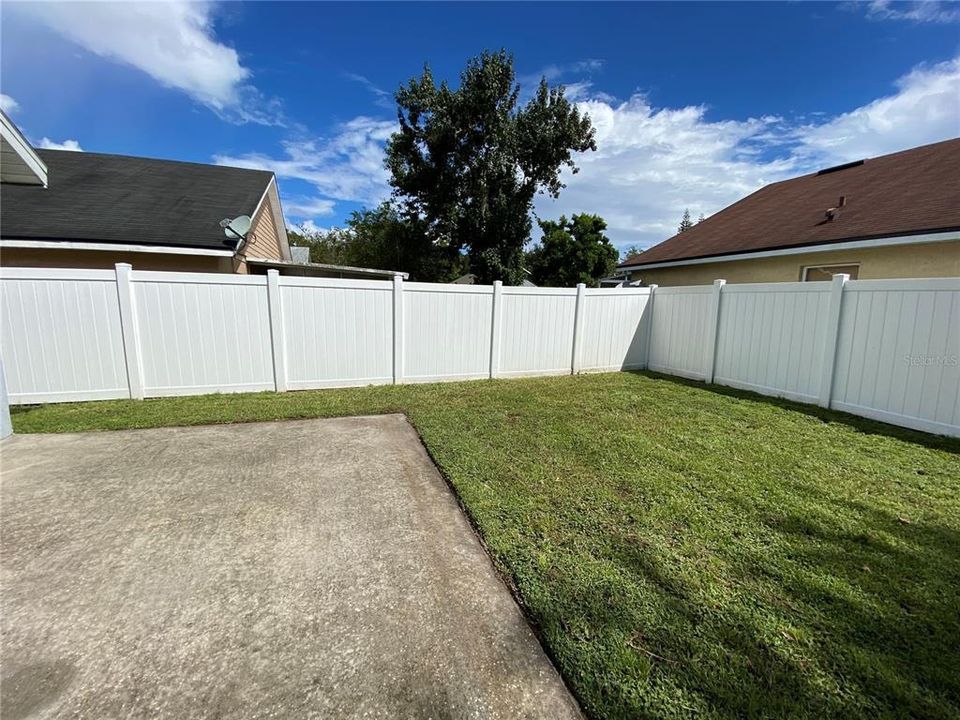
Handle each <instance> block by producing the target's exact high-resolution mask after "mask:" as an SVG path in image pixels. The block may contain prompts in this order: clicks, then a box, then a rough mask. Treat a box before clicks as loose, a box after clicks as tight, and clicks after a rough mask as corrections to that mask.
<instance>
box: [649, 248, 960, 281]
mask: <svg viewBox="0 0 960 720" xmlns="http://www.w3.org/2000/svg"><path fill="white" fill-rule="evenodd" d="M851 263H859V264H860V278H859V279H860V280H877V279H882V278H926V277H960V241H958V242H939V243H927V244H923V245H896V246H890V247H876V248H863V249H860V250H837V251H829V252H816V253H804V254H801V255H781V256H779V257H770V258H757V259H754V260H735V261H731V262H719V263H703V264H702V265H681V266H678V267H672V268H660V269H657V270H636V271H634V272H633V273H632V274H631V280H642V281H643V282H644V283H645V284H647V285H652V284H657V285H661V286H663V287H670V286H675V285H706V284H709V283H712V282H713V281H714V280H716V279H719V278H723V279H724V280H726V281H727V282H729V283H748V282H796V281H798V280H800V279H801V277H802V272H803V268H804V267H806V266H808V265H844V264H851Z"/></svg>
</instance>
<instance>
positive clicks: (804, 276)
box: [800, 262, 861, 282]
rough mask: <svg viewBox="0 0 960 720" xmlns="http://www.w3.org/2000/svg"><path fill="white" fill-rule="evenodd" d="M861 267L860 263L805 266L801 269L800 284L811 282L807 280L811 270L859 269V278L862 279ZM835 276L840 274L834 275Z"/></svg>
mask: <svg viewBox="0 0 960 720" xmlns="http://www.w3.org/2000/svg"><path fill="white" fill-rule="evenodd" d="M860 265H861V263H858V262H831V263H825V264H823V265H803V266H801V268H800V282H811V281H810V280H808V279H807V273H809V272H810V271H811V270H821V269H824V268H848V267H855V268H856V269H857V277H858V278H859V277H860ZM833 274H834V275H836V274H838V273H833Z"/></svg>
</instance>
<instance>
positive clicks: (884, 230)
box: [619, 139, 960, 267]
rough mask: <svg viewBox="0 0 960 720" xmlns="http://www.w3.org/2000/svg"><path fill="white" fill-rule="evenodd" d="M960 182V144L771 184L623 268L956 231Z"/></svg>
mask: <svg viewBox="0 0 960 720" xmlns="http://www.w3.org/2000/svg"><path fill="white" fill-rule="evenodd" d="M958 178H960V139H955V140H947V141H945V142H940V143H935V144H933V145H925V146H923V147H918V148H914V149H913V150H905V151H903V152H898V153H894V154H892V155H884V156H881V157H877V158H871V159H868V160H863V161H860V162H858V163H850V164H848V165H840V166H837V167H836V168H828V169H826V170H821V171H820V172H818V173H814V174H812V175H804V176H802V177H798V178H794V179H792V180H784V181H783V182H778V183H773V184H772V185H767V186H766V187H764V188H761V189H760V190H757V192H755V193H753V194H752V195H749V196H747V197H745V198H744V199H742V200H740V201H738V202H736V203H734V204H733V205H731V206H729V207H728V208H726V209H724V210H721V211H720V212H718V213H717V214H715V215H712V216H711V217H709V218H707V219H706V220H703V221H702V222H699V223H697V224H696V225H694V226H693V227H692V228H690V229H688V230H686V231H684V232H682V233H679V234H677V235H674V236H673V237H672V238H670V239H669V240H666V241H664V242H662V243H660V244H659V245H655V246H654V247H652V248H650V249H649V250H647V251H645V252H643V253H641V254H639V255H634V256H631V257H629V258H627V259H626V260H625V261H624V262H623V263H621V264H620V265H619V267H645V266H648V265H652V264H655V263H661V262H670V261H678V260H688V259H694V258H709V257H713V256H724V255H733V254H741V253H752V252H760V251H767V250H775V249H783V248H794V247H802V246H807V245H824V244H830V243H839V242H846V241H852V240H870V239H877V238H885V237H896V236H908V235H921V234H924V233H931V232H946V231H954V230H958V229H960V200H958V197H960V196H958V191H957V187H958V185H957V183H958ZM841 196H843V197H844V199H845V205H844V206H843V207H842V208H840V209H839V212H838V213H837V214H836V216H835V217H834V219H832V220H829V219H827V217H826V211H827V210H828V209H830V208H836V207H837V206H838V205H839V204H840V198H841Z"/></svg>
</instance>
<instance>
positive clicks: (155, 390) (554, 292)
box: [0, 264, 960, 436]
mask: <svg viewBox="0 0 960 720" xmlns="http://www.w3.org/2000/svg"><path fill="white" fill-rule="evenodd" d="M0 303H2V305H0V330H2V333H0V354H2V359H3V368H4V372H5V376H6V383H7V388H8V391H9V395H10V402H12V403H14V404H16V403H39V402H60V401H70V400H91V399H104V398H126V397H130V398H143V397H151V396H163V395H192V394H201V393H211V392H241V391H255V390H278V391H283V390H298V389H307V388H324V387H335V386H345V385H368V384H377V383H408V382H430V381H438V380H456V379H468V378H487V377H515V376H522V375H549V374H560V373H565V374H569V373H578V372H591V371H608V370H620V369H628V368H650V369H651V370H656V371H659V372H663V373H668V374H673V375H679V376H683V377H687V378H693V379H696V380H703V381H706V382H715V383H720V384H723V385H729V386H732V387H736V388H742V389H747V390H753V391H756V392H760V393H764V394H768V395H776V396H781V397H786V398H790V399H793V400H797V401H800V402H808V403H818V404H820V405H822V406H824V407H833V408H836V409H840V410H845V411H848V412H852V413H856V414H859V415H863V416H866V417H870V418H874V419H879V420H883V421H886V422H890V423H894V424H898V425H904V426H907V427H912V428H917V429H921V430H926V431H930V432H935V433H942V434H948V435H954V436H960V278H944V279H932V280H864V281H847V279H846V276H837V277H835V278H834V281H833V282H820V283H816V282H814V283H769V284H757V285H725V284H724V283H723V281H722V280H718V281H717V282H716V283H715V284H714V285H712V286H709V285H708V286H695V287H676V288H612V289H587V288H584V287H583V286H579V287H577V288H574V289H560V288H523V287H503V286H502V285H500V284H499V283H497V284H495V285H493V286H482V285H473V286H471V285H439V284H431V283H416V282H402V281H401V280H400V279H396V280H394V282H392V283H391V282H384V281H372V280H336V279H326V278H322V279H321V278H302V277H288V276H279V275H278V274H277V273H276V272H275V271H271V272H270V273H268V275H266V276H262V275H259V276H258V275H214V274H200V273H167V272H141V271H132V270H131V269H130V267H129V266H128V265H122V264H121V265H117V267H116V270H51V269H29V268H4V269H0Z"/></svg>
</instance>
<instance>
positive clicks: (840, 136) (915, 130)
mask: <svg viewBox="0 0 960 720" xmlns="http://www.w3.org/2000/svg"><path fill="white" fill-rule="evenodd" d="M587 97H588V98H589V99H584V100H581V101H579V102H578V106H579V107H580V108H581V109H582V110H583V111H584V112H586V113H588V114H589V115H590V117H591V119H592V121H593V123H594V126H595V127H596V133H597V148H598V149H597V151H596V152H588V153H585V154H583V155H581V156H579V157H578V158H577V162H578V164H579V166H580V168H581V171H580V172H579V173H578V174H576V175H571V174H570V173H566V174H565V180H566V182H567V185H568V186H567V188H566V189H565V190H563V191H562V192H561V194H560V198H559V199H558V200H556V201H554V200H552V199H550V198H546V197H541V198H538V200H537V204H536V211H537V213H538V214H539V215H540V216H541V217H549V218H555V217H557V216H559V215H560V214H561V213H563V214H566V215H568V216H569V215H570V214H572V213H575V212H591V213H598V214H600V215H602V216H603V217H604V218H605V219H606V220H607V223H608V225H609V235H610V237H611V239H612V240H613V241H614V243H615V244H617V245H618V246H620V247H624V246H627V245H631V244H638V245H641V246H650V245H653V244H656V243H658V242H660V241H662V240H664V239H666V238H667V237H670V236H671V235H672V234H673V233H674V232H675V231H676V227H677V224H678V223H679V221H680V217H681V215H682V214H683V210H684V208H689V209H690V213H691V214H692V215H693V217H697V216H698V215H699V214H700V213H704V214H706V215H710V214H712V213H715V212H717V211H718V210H720V209H722V208H724V207H726V206H727V205H729V204H731V203H733V202H735V201H736V200H738V199H740V198H742V197H744V196H745V195H748V194H749V193H751V192H753V191H754V190H756V189H758V188H760V187H762V186H763V185H766V184H768V183H771V182H775V181H778V180H783V179H786V178H789V177H794V176H796V175H800V174H803V173H806V172H811V171H813V170H816V169H819V168H823V167H827V166H830V165H835V164H838V163H841V162H845V161H848V160H853V159H860V158H865V157H874V156H877V155H882V154H885V153H889V152H895V151H897V150H904V149H907V148H910V147H915V146H917V145H923V144H926V143H931V142H937V141H940V140H945V139H949V138H951V137H955V136H957V135H958V134H960V58H958V59H955V60H951V61H949V62H945V63H940V64H937V65H933V66H921V67H918V68H915V69H914V70H913V71H911V72H909V73H908V74H906V75H905V76H904V77H902V78H900V79H899V80H898V81H897V82H896V83H895V86H894V92H892V93H891V94H890V95H889V96H887V97H883V98H879V99H877V100H875V101H873V102H870V103H868V104H866V105H863V106H862V107H859V108H855V109H852V110H850V111H849V112H846V113H843V114H840V115H836V116H834V117H829V116H825V115H822V114H820V113H819V112H817V113H813V112H811V113H809V114H808V116H807V119H800V120H792V121H791V120H787V119H784V118H781V117H774V116H763V117H759V118H751V119H746V120H722V119H721V120H713V119H711V118H710V117H709V116H708V113H707V110H706V108H704V107H701V106H693V107H685V108H656V107H654V106H653V105H652V104H651V103H650V101H649V99H648V98H647V97H646V96H643V95H636V96H634V97H633V98H631V99H630V100H628V101H626V102H616V101H614V100H612V99H610V98H600V97H596V96H595V95H594V96H592V97H591V96H589V95H588V96H587ZM810 118H815V119H813V120H811V119H810ZM395 129H396V122H395V121H392V120H380V119H375V118H370V117H358V118H356V119H354V120H352V121H350V122H348V123H346V124H344V125H342V126H340V127H339V128H338V129H337V131H336V132H335V134H334V135H333V136H332V137H330V138H326V139H321V140H317V141H295V142H288V143H285V144H284V150H285V153H284V155H283V156H282V157H278V158H277V157H271V156H268V155H264V154H247V155H240V156H236V157H231V156H217V157H216V158H215V161H216V162H218V163H221V164H226V165H237V166H241V167H253V168H261V169H271V170H273V171H274V172H276V173H277V175H279V176H280V177H281V178H295V179H298V180H303V181H306V182H308V183H310V184H312V185H313V187H314V188H315V189H316V193H317V196H316V197H314V198H308V199H304V198H292V199H285V207H286V209H287V210H288V211H289V212H291V214H293V215H295V216H296V215H299V216H301V217H321V216H324V215H328V214H330V213H331V212H332V211H334V210H335V207H334V202H335V201H338V200H348V201H353V202H359V203H366V204H368V205H370V204H374V203H376V202H379V201H380V200H382V199H384V198H385V197H387V195H388V194H389V190H390V188H389V184H388V174H387V171H386V170H385V169H384V167H383V157H384V156H383V145H384V142H385V141H386V140H387V138H388V137H389V136H390V134H391V133H392V132H393V131H394V130H395ZM328 203H329V204H328ZM307 210H310V211H312V212H307ZM537 235H538V233H536V231H535V233H534V239H537Z"/></svg>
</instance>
